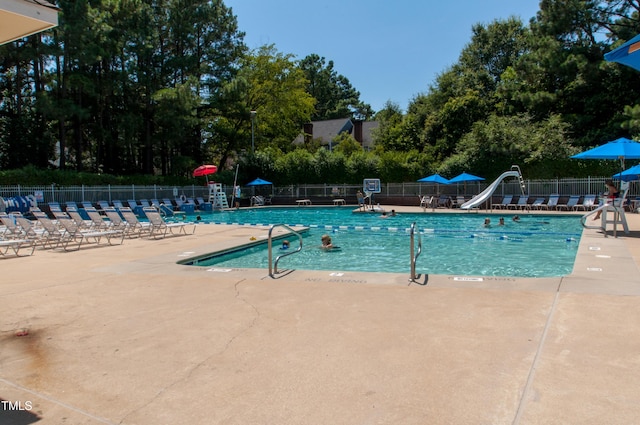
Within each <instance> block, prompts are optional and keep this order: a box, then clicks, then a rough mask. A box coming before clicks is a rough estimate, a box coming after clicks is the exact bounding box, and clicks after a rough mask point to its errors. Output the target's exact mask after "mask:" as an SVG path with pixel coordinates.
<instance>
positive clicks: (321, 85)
mask: <svg viewBox="0 0 640 425" xmlns="http://www.w3.org/2000/svg"><path fill="white" fill-rule="evenodd" d="M299 66H300V69H302V71H303V72H304V74H305V77H306V78H307V80H308V83H307V92H308V93H309V94H310V95H311V96H313V97H314V98H315V99H316V107H315V112H314V113H313V115H312V117H311V119H312V120H313V121H323V120H331V119H337V118H355V119H360V120H367V119H369V118H371V116H372V115H373V111H372V109H371V106H370V105H368V104H365V103H363V102H361V101H360V92H358V91H357V90H356V89H354V88H353V86H352V85H351V83H350V82H349V80H348V79H347V77H345V76H343V75H340V74H338V73H337V72H336V70H335V69H334V64H333V61H329V62H328V63H326V62H325V58H323V57H320V56H318V55H317V54H311V55H309V56H307V57H305V58H304V59H302V60H301V61H300V64H299Z"/></svg>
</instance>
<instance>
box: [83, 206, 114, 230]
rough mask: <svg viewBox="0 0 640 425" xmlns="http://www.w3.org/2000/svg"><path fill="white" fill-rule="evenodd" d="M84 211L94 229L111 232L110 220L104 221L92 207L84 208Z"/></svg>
mask: <svg viewBox="0 0 640 425" xmlns="http://www.w3.org/2000/svg"><path fill="white" fill-rule="evenodd" d="M85 211H86V212H87V215H89V218H90V219H91V222H92V223H93V228H94V229H99V230H112V229H111V226H112V224H113V223H112V222H111V220H105V219H104V218H103V217H102V216H101V215H100V213H99V212H98V210H96V209H95V208H94V207H86V208H85Z"/></svg>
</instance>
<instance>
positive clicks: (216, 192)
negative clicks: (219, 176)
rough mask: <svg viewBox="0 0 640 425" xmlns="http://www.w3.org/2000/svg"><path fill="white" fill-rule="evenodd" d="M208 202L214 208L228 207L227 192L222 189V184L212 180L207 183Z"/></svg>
mask: <svg viewBox="0 0 640 425" xmlns="http://www.w3.org/2000/svg"><path fill="white" fill-rule="evenodd" d="M209 202H211V205H212V208H213V209H214V210H215V209H225V208H229V203H228V202H227V194H226V193H224V191H223V190H222V184H220V183H214V182H210V183H209Z"/></svg>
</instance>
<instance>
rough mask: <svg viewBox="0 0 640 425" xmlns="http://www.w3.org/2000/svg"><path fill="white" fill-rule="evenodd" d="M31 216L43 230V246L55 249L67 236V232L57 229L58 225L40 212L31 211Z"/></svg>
mask: <svg viewBox="0 0 640 425" xmlns="http://www.w3.org/2000/svg"><path fill="white" fill-rule="evenodd" d="M32 214H33V216H34V217H35V218H36V220H38V223H40V225H41V226H42V228H43V229H44V233H43V237H44V238H45V239H44V240H43V245H44V246H48V247H49V248H57V247H58V245H59V244H60V243H62V242H63V241H64V239H65V238H66V237H67V236H68V234H67V231H66V230H64V229H62V228H60V227H58V225H57V224H56V223H54V222H53V220H51V219H50V218H49V216H47V214H46V213H44V212H42V211H32Z"/></svg>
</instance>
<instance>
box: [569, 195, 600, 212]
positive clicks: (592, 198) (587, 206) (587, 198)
mask: <svg viewBox="0 0 640 425" xmlns="http://www.w3.org/2000/svg"><path fill="white" fill-rule="evenodd" d="M595 206H596V195H584V199H583V200H582V203H581V204H577V205H576V206H574V207H573V210H574V211H579V210H582V211H591V210H592V209H594V208H595Z"/></svg>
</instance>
